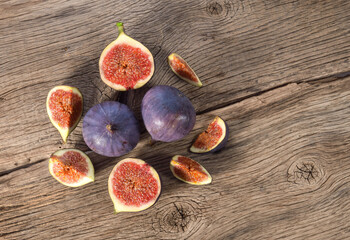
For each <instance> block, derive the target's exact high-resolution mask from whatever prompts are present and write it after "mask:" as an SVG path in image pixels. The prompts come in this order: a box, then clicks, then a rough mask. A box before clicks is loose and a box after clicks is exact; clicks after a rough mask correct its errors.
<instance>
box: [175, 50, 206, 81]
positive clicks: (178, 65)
mask: <svg viewBox="0 0 350 240" xmlns="http://www.w3.org/2000/svg"><path fill="white" fill-rule="evenodd" d="M168 63H169V66H170V68H171V70H173V72H174V73H175V74H176V75H177V76H178V77H179V78H181V79H183V80H185V81H186V82H188V83H190V84H192V85H194V86H197V87H201V86H202V83H201V81H200V80H199V78H198V76H197V74H196V73H195V72H194V71H193V69H192V68H191V67H190V65H188V63H187V62H186V61H185V60H184V59H183V58H182V57H180V56H179V55H178V54H176V53H172V54H170V55H169V57H168Z"/></svg>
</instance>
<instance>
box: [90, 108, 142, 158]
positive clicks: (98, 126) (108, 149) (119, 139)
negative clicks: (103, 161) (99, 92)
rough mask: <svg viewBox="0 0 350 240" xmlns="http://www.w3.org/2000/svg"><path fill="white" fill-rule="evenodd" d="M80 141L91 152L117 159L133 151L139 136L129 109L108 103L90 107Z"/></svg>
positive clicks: (135, 121) (136, 125)
mask: <svg viewBox="0 0 350 240" xmlns="http://www.w3.org/2000/svg"><path fill="white" fill-rule="evenodd" d="M83 138H84V141H85V143H86V144H87V145H88V147H89V148H90V149H91V150H93V151H94V152H96V153H98V154H101V155H104V156H108V157H118V156H121V155H124V154H127V153H128V152H130V151H131V150H132V149H134V148H135V147H136V145H137V143H138V142H139V139H140V133H139V129H138V124H137V120H136V118H135V116H134V114H133V112H132V111H131V110H130V109H129V107H128V106H126V105H124V104H122V103H119V102H113V101H107V102H103V103H100V104H97V105H95V106H93V107H92V108H91V109H90V110H89V111H88V112H87V114H86V115H85V117H84V121H83Z"/></svg>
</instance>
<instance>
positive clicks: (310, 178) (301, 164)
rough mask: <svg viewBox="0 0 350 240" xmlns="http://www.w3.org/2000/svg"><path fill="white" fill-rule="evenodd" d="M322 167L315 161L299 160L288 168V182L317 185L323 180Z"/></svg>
mask: <svg viewBox="0 0 350 240" xmlns="http://www.w3.org/2000/svg"><path fill="white" fill-rule="evenodd" d="M323 176H324V172H323V169H322V167H321V166H320V165H319V164H317V162H316V161H314V160H298V161H295V162H293V163H292V165H291V166H290V167H289V168H288V172H287V180H288V182H292V183H295V184H302V185H315V184H318V183H319V182H320V180H321V179H322V178H323Z"/></svg>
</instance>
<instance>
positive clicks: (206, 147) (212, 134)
mask: <svg viewBox="0 0 350 240" xmlns="http://www.w3.org/2000/svg"><path fill="white" fill-rule="evenodd" d="M228 136H229V130H228V126H227V124H226V122H225V121H224V120H223V119H222V118H220V117H219V116H217V117H215V119H214V120H213V121H212V122H211V123H210V124H209V126H208V128H207V129H206V130H205V131H204V132H202V133H201V134H199V136H198V137H197V139H196V140H195V141H194V143H193V144H192V146H191V148H190V151H191V152H194V153H206V152H216V151H219V150H220V149H221V148H223V147H224V146H225V144H226V142H227V140H228Z"/></svg>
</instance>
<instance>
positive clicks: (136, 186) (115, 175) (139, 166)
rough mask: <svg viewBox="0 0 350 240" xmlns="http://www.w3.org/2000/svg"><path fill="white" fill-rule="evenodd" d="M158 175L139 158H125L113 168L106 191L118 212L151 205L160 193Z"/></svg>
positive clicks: (140, 209) (131, 210) (136, 209)
mask: <svg viewBox="0 0 350 240" xmlns="http://www.w3.org/2000/svg"><path fill="white" fill-rule="evenodd" d="M160 190H161V184H160V179H159V175H158V173H157V172H156V170H155V169H154V168H152V167H151V166H150V165H148V164H147V163H146V162H144V161H143V160H141V159H137V158H126V159H124V160H122V161H120V162H119V163H117V165H115V167H114V168H113V170H112V172H111V174H110V175H109V179H108V191H109V195H110V197H111V199H112V201H113V204H114V210H115V212H116V213H118V212H138V211H142V210H145V209H147V208H149V207H150V206H152V205H153V204H154V203H155V202H156V200H157V199H158V197H159V195H160Z"/></svg>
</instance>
